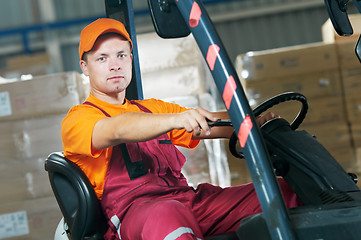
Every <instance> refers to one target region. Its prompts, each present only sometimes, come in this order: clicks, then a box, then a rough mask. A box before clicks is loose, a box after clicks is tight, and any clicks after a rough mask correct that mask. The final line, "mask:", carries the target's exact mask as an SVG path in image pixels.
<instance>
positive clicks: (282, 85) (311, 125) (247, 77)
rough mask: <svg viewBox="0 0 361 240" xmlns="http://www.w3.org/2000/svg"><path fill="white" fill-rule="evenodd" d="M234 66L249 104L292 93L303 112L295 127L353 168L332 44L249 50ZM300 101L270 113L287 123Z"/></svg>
mask: <svg viewBox="0 0 361 240" xmlns="http://www.w3.org/2000/svg"><path fill="white" fill-rule="evenodd" d="M236 69H237V72H238V75H239V77H240V79H241V82H242V85H243V87H244V88H245V91H246V95H247V97H248V99H249V101H250V104H251V106H252V107H255V106H257V105H259V104H260V103H261V102H263V101H265V100H267V99H268V98H270V97H272V96H274V95H277V94H280V93H284V92H289V91H292V92H298V93H302V94H303V95H305V96H306V98H307V100H308V102H309V110H308V113H307V115H306V119H305V120H304V122H303V123H302V124H301V126H300V127H299V129H300V130H303V129H304V130H306V131H308V132H309V133H310V134H312V135H314V136H316V137H317V139H318V141H319V142H320V143H321V144H322V145H323V146H324V147H326V148H327V149H328V150H329V152H330V153H331V154H332V155H333V156H334V158H335V159H336V160H338V161H339V162H340V163H341V165H342V166H344V167H345V168H346V169H348V170H349V169H353V167H354V166H355V161H354V155H353V149H352V146H351V137H350V133H349V127H348V120H347V117H346V109H345V107H344V97H343V90H342V80H341V73H340V71H339V59H338V54H337V48H336V45H335V44H325V43H313V44H304V45H299V46H292V47H285V48H279V49H272V50H265V51H258V52H249V53H247V54H242V55H239V56H238V57H237V61H236ZM300 108H301V104H300V103H298V102H295V101H291V102H285V103H281V104H279V105H276V106H275V107H273V108H271V109H270V111H272V112H275V113H277V114H279V115H281V116H282V117H283V118H285V119H287V120H288V121H289V122H292V121H293V119H294V118H295V117H296V116H297V113H298V112H299V110H300Z"/></svg>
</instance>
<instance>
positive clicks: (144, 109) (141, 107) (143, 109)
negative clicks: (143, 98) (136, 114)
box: [130, 100, 152, 113]
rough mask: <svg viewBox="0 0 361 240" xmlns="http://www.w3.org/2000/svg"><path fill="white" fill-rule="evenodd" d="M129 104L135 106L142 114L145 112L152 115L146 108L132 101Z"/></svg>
mask: <svg viewBox="0 0 361 240" xmlns="http://www.w3.org/2000/svg"><path fill="white" fill-rule="evenodd" d="M130 102H131V104H134V105H136V106H137V107H138V108H139V109H140V110H142V111H143V112H146V113H152V112H151V111H150V110H149V109H148V108H146V107H144V106H143V105H142V104H140V103H138V102H136V101H132V100H130Z"/></svg>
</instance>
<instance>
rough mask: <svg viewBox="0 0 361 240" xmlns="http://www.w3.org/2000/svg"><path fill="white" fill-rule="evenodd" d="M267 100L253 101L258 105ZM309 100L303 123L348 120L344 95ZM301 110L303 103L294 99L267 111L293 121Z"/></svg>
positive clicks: (254, 105)
mask: <svg viewBox="0 0 361 240" xmlns="http://www.w3.org/2000/svg"><path fill="white" fill-rule="evenodd" d="M265 100H266V99H260V101H255V102H252V103H253V105H252V107H256V106H257V105H259V104H260V103H261V102H262V101H265ZM307 100H308V104H309V108H308V111H307V114H306V118H305V120H304V121H303V123H302V125H306V124H315V123H323V124H325V123H328V122H345V121H346V119H347V118H346V109H345V107H344V102H343V97H342V96H329V97H317V98H310V99H307ZM250 103H251V101H250ZM300 110H301V103H300V102H298V101H295V100H293V101H288V102H283V103H280V104H278V105H276V106H274V107H272V108H270V109H269V110H267V111H271V112H274V113H276V114H278V115H280V116H281V117H282V118H284V119H286V120H287V121H289V122H290V123H291V122H292V121H293V120H294V119H295V117H296V116H297V114H298V113H299V111H300ZM302 125H301V126H302Z"/></svg>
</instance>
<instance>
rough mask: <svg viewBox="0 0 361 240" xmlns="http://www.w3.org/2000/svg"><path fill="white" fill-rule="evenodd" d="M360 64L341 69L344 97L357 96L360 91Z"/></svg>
mask: <svg viewBox="0 0 361 240" xmlns="http://www.w3.org/2000/svg"><path fill="white" fill-rule="evenodd" d="M360 79H361V66H360V67H359V68H353V69H345V70H343V71H342V85H343V90H344V95H345V98H350V97H358V96H360V92H361V81H360Z"/></svg>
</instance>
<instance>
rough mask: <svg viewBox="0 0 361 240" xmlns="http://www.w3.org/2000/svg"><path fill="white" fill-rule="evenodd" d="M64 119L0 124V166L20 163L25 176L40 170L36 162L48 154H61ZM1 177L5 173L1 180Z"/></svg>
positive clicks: (45, 117) (51, 118)
mask: <svg viewBox="0 0 361 240" xmlns="http://www.w3.org/2000/svg"><path fill="white" fill-rule="evenodd" d="M64 117H65V114H59V115H49V116H44V117H39V118H31V119H23V120H14V121H6V122H0V132H1V135H0V163H11V164H14V163H15V162H20V163H21V164H22V167H21V169H24V172H25V173H26V172H27V171H29V170H30V171H34V170H35V171H36V170H39V158H41V159H42V160H43V159H44V158H46V157H47V156H48V154H49V153H50V152H55V151H60V150H62V147H63V145H62V140H61V122H62V120H63V118H64ZM42 160H41V161H42ZM12 166H14V165H12ZM41 169H43V166H41ZM9 171H10V170H9ZM2 175H6V173H4V174H1V176H0V178H2Z"/></svg>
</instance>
